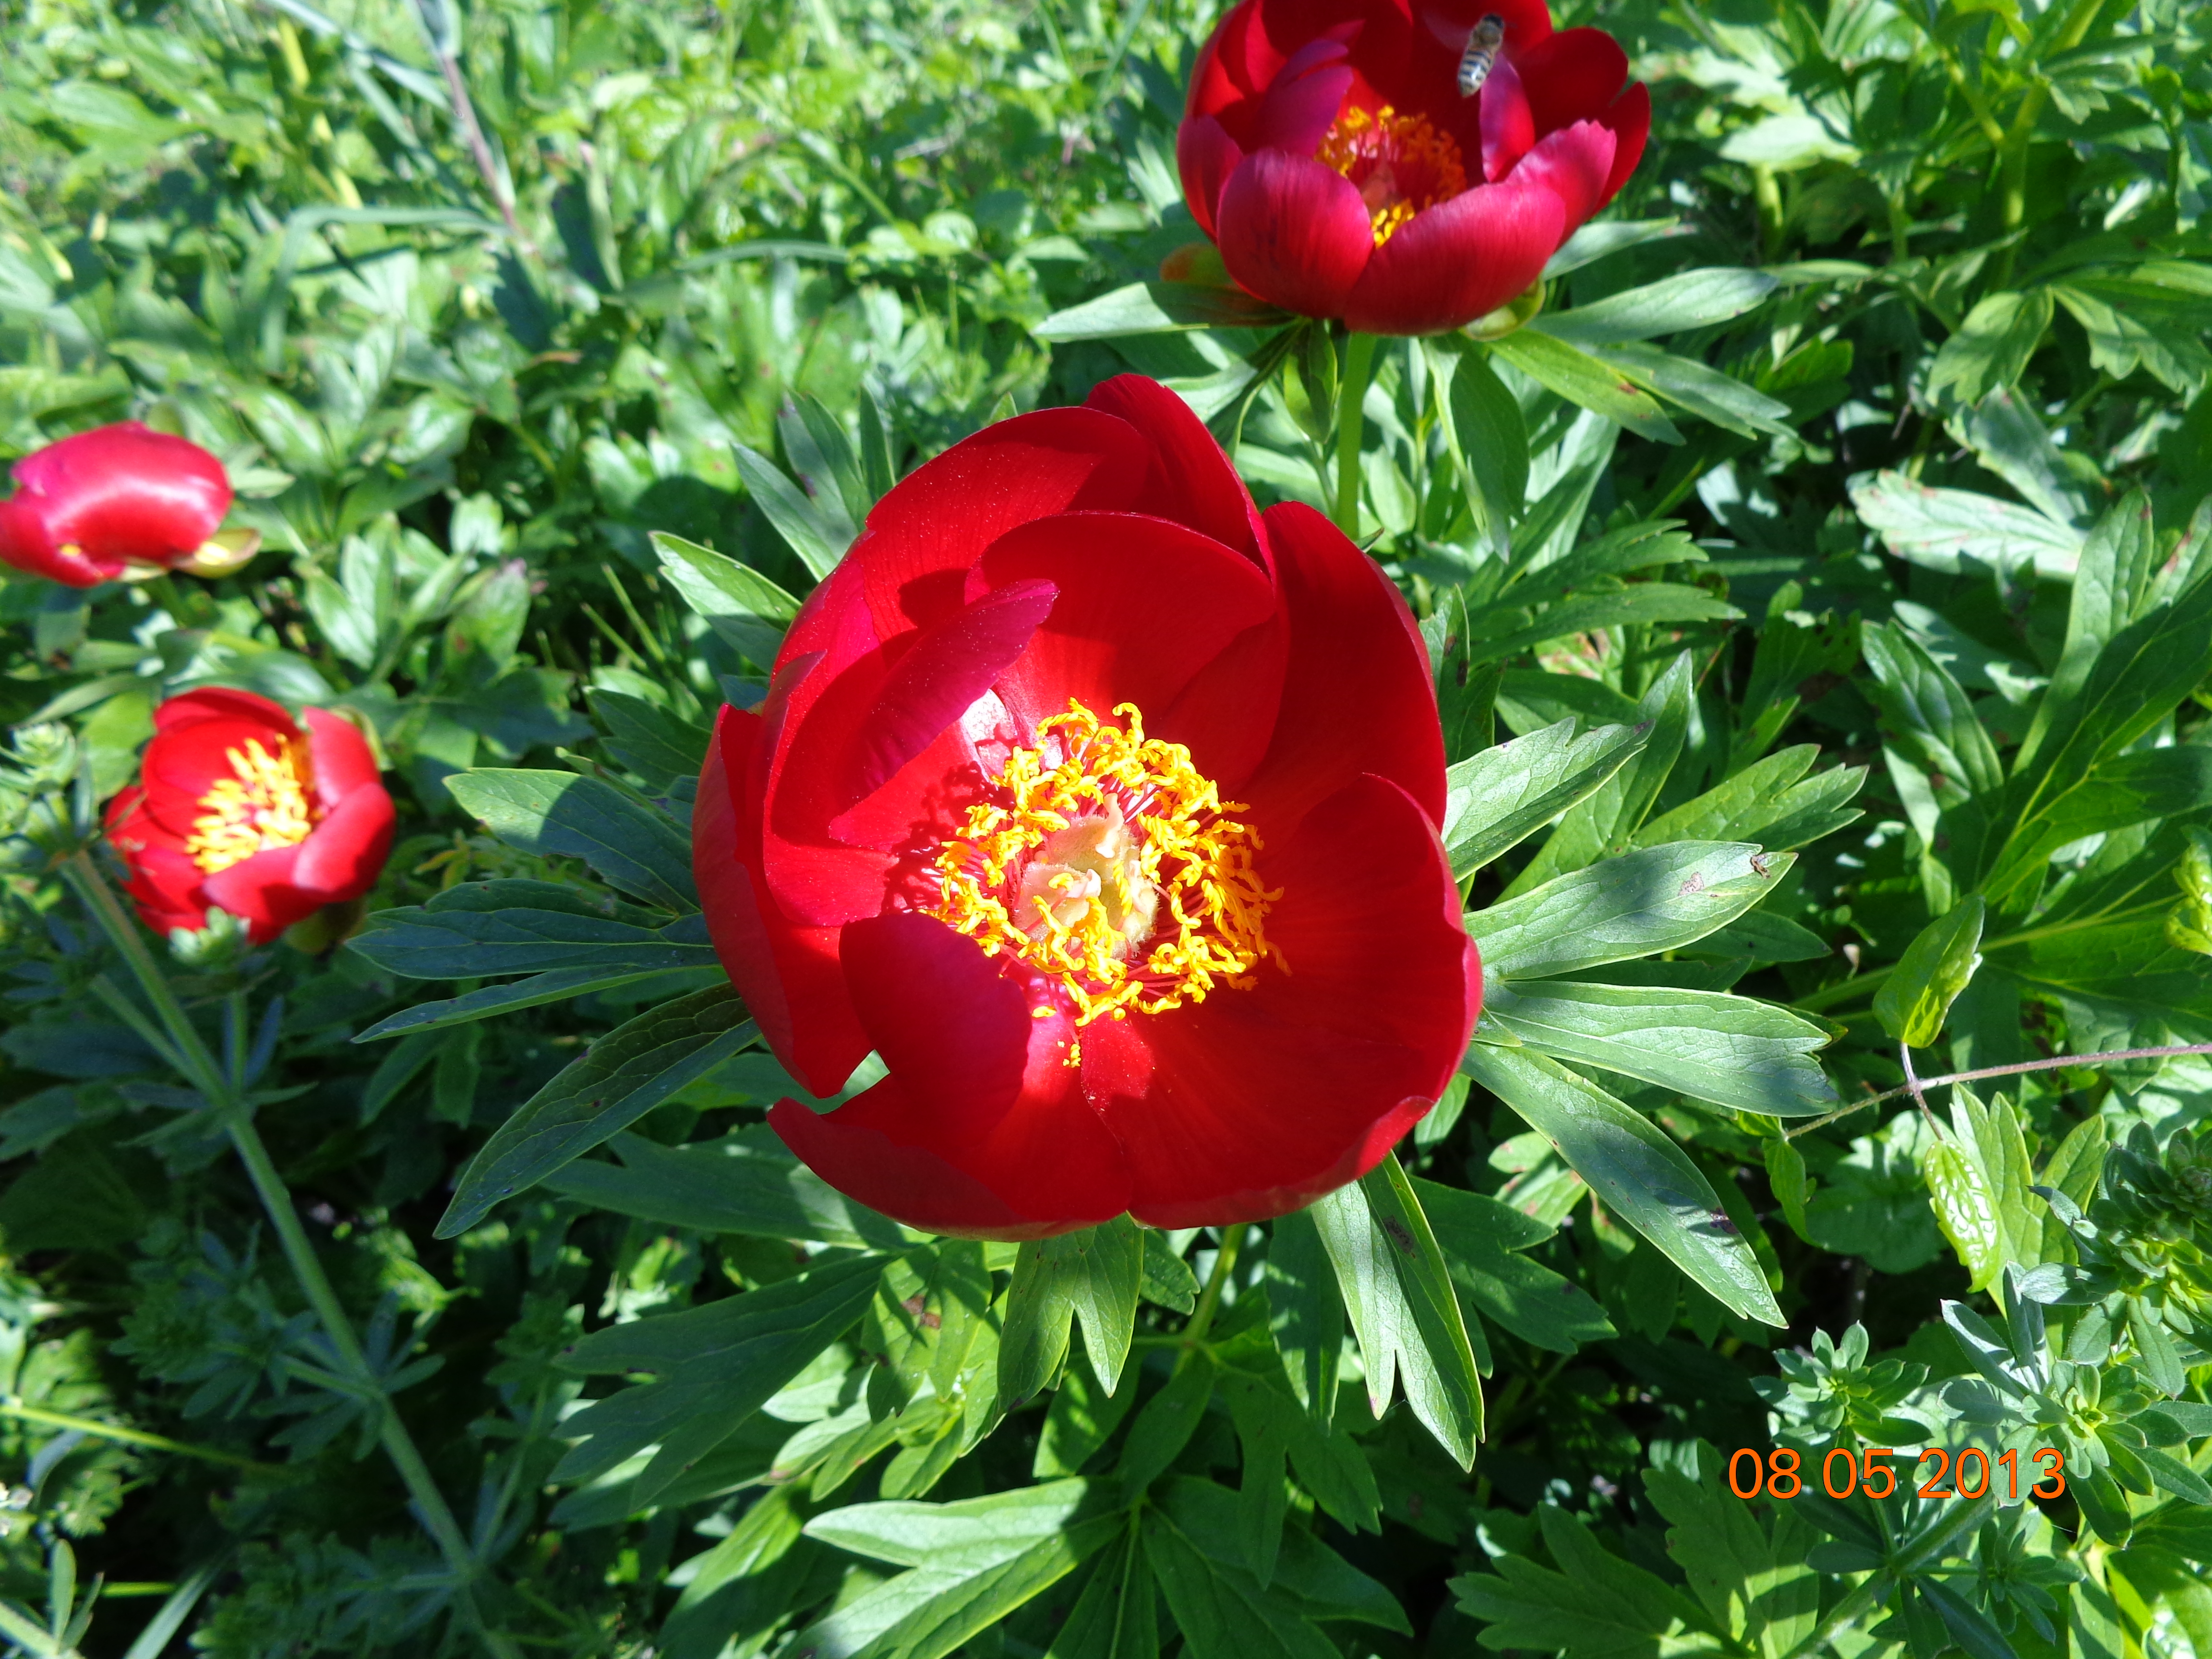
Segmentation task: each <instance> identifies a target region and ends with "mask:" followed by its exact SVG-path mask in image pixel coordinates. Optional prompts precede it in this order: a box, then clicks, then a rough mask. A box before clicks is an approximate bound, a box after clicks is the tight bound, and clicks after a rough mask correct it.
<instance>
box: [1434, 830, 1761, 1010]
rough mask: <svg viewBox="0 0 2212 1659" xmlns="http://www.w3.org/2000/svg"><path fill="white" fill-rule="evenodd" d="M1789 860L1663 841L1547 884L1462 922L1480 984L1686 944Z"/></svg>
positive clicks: (1731, 916)
mask: <svg viewBox="0 0 2212 1659" xmlns="http://www.w3.org/2000/svg"><path fill="white" fill-rule="evenodd" d="M1792 862H1793V859H1792V855H1791V854H1787V853H1778V854H1773V855H1771V856H1769V855H1767V854H1764V853H1762V852H1761V851H1760V850H1759V848H1757V847H1755V846H1751V845H1748V844H1746V843H1742V842H1698V841H1686V842H1673V843H1671V844H1669V845H1668V846H1665V847H1653V848H1644V849H1641V850H1639V851H1637V852H1633V853H1625V854H1622V855H1621V856H1620V857H1619V858H1613V859H1607V860H1604V861H1603V862H1602V863H1599V864H1594V865H1592V866H1589V868H1588V869H1585V870H1577V871H1574V872H1571V874H1568V875H1564V876H1561V877H1559V878H1557V879H1556V880H1553V881H1548V882H1547V883H1545V884H1543V885H1542V886H1541V887H1539V888H1537V889H1535V890H1534V891H1532V892H1526V893H1522V895H1520V896H1518V897H1516V898H1510V899H1507V900H1505V901H1504V902H1503V903H1500V904H1496V905H1493V906H1492V907H1491V908H1489V909H1487V910H1478V911H1475V912H1474V913H1473V914H1471V915H1468V919H1467V929H1468V933H1470V934H1472V935H1473V936H1474V939H1475V942H1476V944H1477V945H1480V948H1481V951H1482V965H1483V972H1484V974H1485V975H1486V977H1489V978H1505V977H1513V978H1522V979H1540V978H1544V977H1547V976H1548V975H1554V974H1565V973H1571V972H1573V971H1575V970H1576V969H1582V968H1595V967H1599V966H1601V965H1602V964H1604V963H1608V962H1623V961H1626V960H1627V959H1629V958H1631V957H1645V956H1656V954H1658V953H1659V952H1660V951H1674V950H1680V948H1681V947H1682V946H1683V945H1691V944H1694V943H1695V942H1696V941H1697V940H1699V939H1703V938H1705V935H1706V934H1708V933H1712V932H1713V931H1715V930H1716V929H1717V928H1720V927H1725V926H1727V925H1728V924H1729V922H1731V921H1735V919H1736V918H1737V917H1738V916H1740V915H1742V914H1743V913H1744V912H1745V911H1747V910H1748V909H1750V908H1752V907H1753V905H1755V904H1757V903H1758V902H1759V901H1760V900H1761V899H1763V898H1765V896H1767V895H1768V894H1769V893H1771V892H1772V891H1773V890H1774V887H1775V884H1777V883H1778V882H1779V881H1780V880H1781V879H1782V878H1783V877H1784V875H1786V874H1788V873H1789V870H1790V864H1791V863H1792Z"/></svg>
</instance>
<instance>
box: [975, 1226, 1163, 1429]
mask: <svg viewBox="0 0 2212 1659" xmlns="http://www.w3.org/2000/svg"><path fill="white" fill-rule="evenodd" d="M1144 1256H1145V1248H1144V1237H1143V1234H1142V1233H1141V1232H1140V1231H1139V1228H1138V1226H1137V1224H1136V1223H1135V1222H1133V1221H1132V1220H1130V1219H1129V1218H1128V1217H1127V1216H1125V1215H1124V1216H1116V1217H1115V1218H1114V1219H1113V1220H1111V1221H1108V1222H1103V1223H1101V1224H1100V1225H1097V1226H1096V1227H1085V1228H1083V1229H1081V1230H1080V1231H1076V1232H1072V1233H1062V1234H1060V1235H1059V1236H1058V1237H1054V1238H1043V1239H1033V1240H1031V1241H1030V1242H1029V1243H1024V1245H1023V1246H1022V1248H1021V1255H1020V1257H1019V1259H1018V1261H1016V1263H1015V1266H1014V1282H1013V1285H1012V1288H1011V1289H1009V1290H1008V1291H1007V1292H1006V1328H1005V1332H1004V1334H1003V1335H1002V1336H1001V1338H1000V1347H999V1389H1000V1393H1001V1394H1002V1395H1005V1396H1006V1400H1007V1401H1009V1402H1018V1401H1024V1400H1027V1399H1029V1398H1030V1397H1031V1396H1032V1395H1036V1394H1039V1393H1042V1391H1043V1389H1044V1388H1045V1387H1046V1385H1047V1384H1048V1383H1050V1382H1051V1381H1052V1378H1053V1376H1054V1373H1055V1372H1057V1371H1058V1370H1059V1369H1060V1361H1061V1360H1062V1359H1063V1358H1066V1354H1067V1327H1068V1322H1069V1321H1070V1320H1071V1319H1073V1320H1077V1321H1079V1322H1081V1324H1082V1327H1083V1345H1084V1347H1085V1349H1086V1350H1087V1351H1088V1352H1089V1353H1090V1356H1091V1369H1092V1370H1095V1371H1097V1374H1098V1377H1099V1380H1100V1381H1101V1382H1102V1383H1104V1384H1105V1385H1106V1390H1107V1392H1108V1393H1109V1394H1110V1393H1112V1392H1113V1391H1114V1389H1115V1386H1116V1385H1117V1384H1118V1383H1119V1382H1120V1380H1121V1362H1122V1361H1123V1360H1124V1359H1126V1358H1128V1353H1129V1341H1130V1339H1131V1337H1132V1336H1133V1334H1134V1332H1135V1321H1136V1316H1137V1292H1138V1290H1139V1286H1140V1285H1141V1284H1142V1282H1143V1279H1144Z"/></svg>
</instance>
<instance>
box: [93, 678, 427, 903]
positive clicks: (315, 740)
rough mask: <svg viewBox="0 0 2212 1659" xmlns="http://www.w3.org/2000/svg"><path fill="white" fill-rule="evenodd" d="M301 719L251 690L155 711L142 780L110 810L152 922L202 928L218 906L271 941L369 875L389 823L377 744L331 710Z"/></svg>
mask: <svg viewBox="0 0 2212 1659" xmlns="http://www.w3.org/2000/svg"><path fill="white" fill-rule="evenodd" d="M300 720H301V723H300V724H296V725H295V723H294V722H293V720H292V717H291V716H290V715H289V714H286V713H285V712H284V710H283V708H281V707H279V706H278V705H277V704H276V703H273V702H270V701H269V699H268V698H266V697H258V696H254V695H253V693H252V692H251V691H228V690H204V691H187V692H185V694H184V696H180V697H172V698H170V699H169V700H168V701H167V702H165V703H163V704H162V705H161V707H160V708H156V709H155V711H154V738H153V741H152V742H150V743H149V744H147V745H146V755H145V759H144V760H143V763H141V765H140V768H139V774H138V781H137V783H135V784H133V785H132V786H131V787H129V788H127V789H125V791H123V793H121V794H119V795H118V796H116V798H115V799H114V800H113V801H112V803H111V804H110V805H109V806H108V809H107V838H108V840H109V841H110V842H112V843H113V844H114V846H115V848H116V850H117V851H118V852H119V853H121V854H123V858H124V861H125V863H126V864H127V865H129V866H130V868H131V884H130V892H131V897H132V898H134V899H136V900H137V902H138V914H139V915H141V916H142V917H143V918H144V919H145V922H146V925H147V926H148V927H151V928H153V929H155V931H156V932H158V933H168V932H170V931H172V930H173V929H175V928H179V927H182V928H190V929H197V928H201V927H206V926H207V920H208V911H209V910H210V908H217V909H222V910H228V912H229V913H230V914H231V915H234V916H237V917H239V918H240V920H242V921H245V922H246V923H247V924H248V925H249V927H250V928H251V931H252V938H253V940H254V942H255V943H256V944H262V945H265V944H267V943H268V942H269V941H270V939H275V938H276V935H277V934H279V933H283V931H284V930H285V929H286V928H287V927H290V926H291V925H292V924H293V923H294V922H295V921H305V920H307V917H309V916H311V915H313V914H314V913H315V912H316V911H317V910H319V909H320V908H322V907H323V906H324V905H325V904H337V903H343V902H345V901H347V900H349V899H356V898H359V897H360V896H362V894H364V893H366V892H368V890H369V889H370V888H371V887H372V886H374V884H375V882H376V878H377V875H378V872H380V871H381V870H382V869H383V868H384V860H385V859H386V856H387V855H388V854H390V853H391V851H392V823H393V813H392V797H391V796H390V795H388V794H386V793H385V789H384V785H383V784H382V783H381V782H380V781H378V778H377V770H376V757H375V754H374V751H373V750H370V748H369V746H368V738H364V737H363V736H362V734H361V732H360V730H359V729H358V728H357V727H356V726H354V725H353V724H352V722H350V721H349V720H345V719H344V718H343V716H341V715H337V714H331V712H330V711H329V710H328V709H324V708H310V709H307V710H306V711H305V712H304V713H303V714H301V717H300Z"/></svg>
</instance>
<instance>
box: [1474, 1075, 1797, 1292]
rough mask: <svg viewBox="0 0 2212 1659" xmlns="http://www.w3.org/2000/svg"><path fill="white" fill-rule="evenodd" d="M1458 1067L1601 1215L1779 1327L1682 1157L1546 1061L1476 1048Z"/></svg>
mask: <svg viewBox="0 0 2212 1659" xmlns="http://www.w3.org/2000/svg"><path fill="white" fill-rule="evenodd" d="M1465 1066H1466V1069H1467V1071H1468V1074H1469V1075H1470V1076H1472V1077H1473V1078H1474V1080H1475V1081H1476V1082H1478V1083H1480V1084H1481V1085H1483V1087H1485V1088H1486V1089H1488V1090H1489V1091H1491V1092H1492V1094H1494V1095H1496V1096H1497V1097H1498V1098H1499V1099H1501V1100H1503V1101H1504V1102H1505V1103H1506V1104H1507V1105H1509V1106H1510V1107H1512V1108H1513V1109H1514V1110H1515V1111H1516V1112H1518V1113H1520V1115H1522V1117H1524V1118H1526V1119H1527V1120H1528V1123H1529V1125H1530V1126H1531V1127H1533V1128H1534V1129H1535V1130H1536V1131H1537V1132H1538V1133H1541V1135H1543V1136H1544V1138H1545V1139H1547V1140H1549V1141H1550V1142H1551V1143H1552V1145H1553V1146H1555V1147H1557V1148H1558V1149H1559V1156H1560V1157H1562V1158H1565V1159H1566V1161H1567V1163H1568V1164H1570V1165H1571V1166H1572V1168H1573V1169H1574V1171H1575V1173H1576V1174H1577V1175H1578V1176H1581V1177H1582V1178H1583V1180H1584V1181H1586V1182H1589V1186H1590V1189H1591V1190H1592V1191H1593V1192H1595V1193H1596V1194H1597V1195H1598V1196H1599V1197H1600V1198H1601V1199H1602V1200H1604V1201H1605V1204H1606V1206H1607V1208H1608V1209H1609V1210H1611V1211H1612V1212H1613V1213H1614V1214H1616V1215H1618V1216H1619V1217H1620V1218H1621V1219H1622V1220H1624V1221H1626V1223H1627V1224H1628V1225H1630V1226H1632V1227H1633V1228H1635V1229H1636V1231H1638V1232H1639V1233H1641V1234H1642V1235H1643V1236H1644V1237H1645V1238H1647V1239H1649V1240H1650V1242H1651V1243H1654V1244H1656V1245H1657V1246H1658V1247H1659V1249H1661V1250H1662V1252H1663V1253H1664V1254H1665V1255H1667V1256H1668V1259H1669V1260H1671V1261H1673V1262H1674V1265H1675V1266H1676V1267H1680V1269H1681V1270H1682V1271H1683V1272H1684V1273H1687V1274H1688V1275H1689V1276H1690V1277H1691V1278H1692V1279H1694V1280H1696V1281H1697V1283H1698V1284H1699V1285H1703V1286H1704V1287H1705V1289H1706V1290H1707V1291H1710V1292H1711V1294H1712V1295H1713V1296H1714V1297H1715V1298H1716V1299H1717V1300H1718V1301H1719V1302H1720V1304H1721V1305H1722V1306H1723V1307H1725V1308H1727V1309H1729V1310H1730V1311H1731V1312H1733V1313H1735V1314H1736V1315H1738V1316H1740V1317H1742V1318H1746V1319H1756V1320H1759V1322H1762V1323H1764V1324H1768V1325H1780V1324H1781V1323H1782V1322H1783V1319H1782V1312H1781V1310H1780V1309H1779V1308H1778V1307H1777V1306H1776V1305H1775V1302H1774V1293H1773V1291H1771V1290H1770V1289H1769V1288H1768V1286H1767V1283H1766V1275H1765V1272H1764V1271H1763V1270H1761V1268H1760V1267H1759V1261H1758V1258H1757V1257H1756V1256H1755V1255H1753V1253H1752V1249H1751V1247H1750V1245H1749V1244H1747V1243H1746V1242H1745V1240H1744V1237H1743V1235H1742V1234H1741V1232H1739V1231H1737V1229H1736V1225H1735V1222H1734V1221H1733V1220H1731V1219H1730V1218H1729V1213H1728V1211H1727V1209H1726V1208H1725V1207H1724V1206H1723V1205H1722V1203H1721V1201H1720V1199H1719V1197H1718V1195H1717V1194H1715V1193H1714V1191H1713V1189H1712V1187H1711V1183H1710V1182H1707V1181H1706V1179H1705V1176H1703V1175H1702V1174H1701V1173H1699V1170H1698V1167H1697V1165H1696V1164H1692V1163H1691V1162H1690V1160H1689V1158H1687V1157H1686V1155H1685V1154H1684V1153H1683V1152H1682V1149H1681V1148H1680V1147H1679V1146H1676V1145H1675V1144H1674V1142H1673V1141H1672V1140H1670V1139H1668V1138H1667V1136H1666V1135H1665V1134H1664V1133H1662V1132H1661V1131H1660V1130H1659V1129H1657V1128H1656V1127H1653V1125H1652V1124H1651V1123H1650V1121H1648V1120H1646V1119H1645V1118H1644V1117H1643V1116H1642V1115H1640V1114H1638V1113H1636V1112H1634V1111H1632V1110H1630V1109H1628V1108H1627V1107H1626V1106H1624V1105H1623V1104H1621V1103H1620V1102H1619V1101H1618V1100H1615V1099H1614V1098H1613V1097H1612V1096H1611V1095H1609V1094H1607V1093H1606V1092H1605V1091H1603V1090H1602V1089H1600V1088H1598V1087H1597V1086H1596V1085H1594V1084H1591V1083H1589V1082H1588V1081H1586V1080H1585V1079H1582V1078H1580V1077H1577V1075H1575V1073H1572V1072H1571V1071H1569V1070H1567V1069H1566V1068H1565V1066H1560V1065H1559V1064H1558V1063H1557V1062H1556V1061H1553V1060H1547V1059H1546V1058H1545V1057H1544V1056H1542V1055H1541V1054H1531V1053H1529V1052H1528V1051H1527V1050H1525V1049H1518V1048H1514V1049H1507V1048H1491V1047H1490V1046H1488V1045H1487V1044H1485V1043H1477V1044H1475V1046H1474V1048H1470V1049H1469V1050H1468V1055H1467V1060H1466V1061H1465Z"/></svg>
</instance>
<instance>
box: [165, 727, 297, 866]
mask: <svg viewBox="0 0 2212 1659" xmlns="http://www.w3.org/2000/svg"><path fill="white" fill-rule="evenodd" d="M224 753H225V755H226V757H227V758H228V760H229V762H230V769H231V775H230V776H229V777H227V778H217V779H216V781H214V782H213V783H211V784H210V785H209V786H208V791H207V793H205V794H204V795H202V796H201V797H200V807H201V812H200V816H199V817H196V818H194V819H193V820H192V833H191V836H189V837H188V838H187V839H186V840H185V852H186V853H187V854H190V855H191V860H192V862H193V863H195V864H197V865H198V866H199V867H200V868H201V869H203V870H204V871H206V872H208V874H210V875H213V874H215V872H216V871H218V870H228V868H230V866H232V865H234V864H236V863H238V862H239V861H240V860H243V859H250V858H252V856H253V855H254V854H256V853H261V852H266V851H267V850H268V849H269V848H272V847H292V846H296V845H297V844H298V843H299V842H303V841H305V840H307V836H308V832H309V831H311V830H313V829H314V827H315V809H314V803H313V800H312V799H310V797H309V793H308V792H309V788H310V787H311V781H312V778H313V774H312V772H311V771H310V770H309V767H308V761H307V744H305V743H304V742H301V741H298V740H296V739H295V740H294V741H293V742H290V743H280V744H278V745H277V748H276V753H275V754H271V753H270V751H269V750H266V749H264V748H263V747H262V746H261V743H260V740H259V739H258V738H247V739H246V745H245V747H244V748H242V749H231V750H225V751H224Z"/></svg>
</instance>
